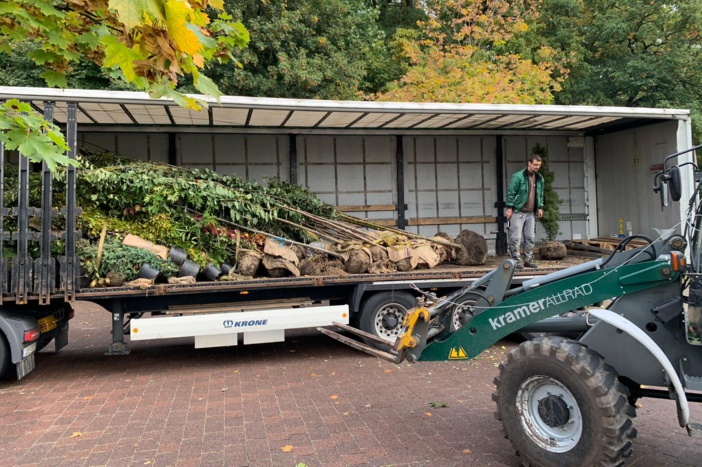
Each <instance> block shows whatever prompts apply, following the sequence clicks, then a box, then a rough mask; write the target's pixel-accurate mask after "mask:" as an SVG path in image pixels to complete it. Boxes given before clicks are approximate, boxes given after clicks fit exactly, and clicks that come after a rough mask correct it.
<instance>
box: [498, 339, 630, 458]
mask: <svg viewBox="0 0 702 467" xmlns="http://www.w3.org/2000/svg"><path fill="white" fill-rule="evenodd" d="M495 386H496V391H495V393H494V394H493V400H494V401H495V402H496V403H497V411H496V412H495V416H496V418H497V419H498V420H500V421H502V426H503V428H504V430H503V432H504V435H505V437H506V438H508V439H509V440H510V441H511V442H512V445H513V446H514V447H515V449H516V450H517V453H518V454H519V455H520V456H521V457H522V460H523V462H524V465H543V466H562V465H620V464H621V462H622V461H623V459H624V458H625V457H628V456H630V455H631V453H632V446H631V440H632V439H634V438H635V437H636V429H635V428H634V426H633V422H632V418H633V417H635V416H636V410H635V408H634V407H632V406H631V405H630V404H629V402H628V400H627V397H628V395H629V391H628V389H627V388H626V386H624V385H623V384H622V383H620V382H619V380H618V379H617V373H616V371H615V370H614V368H612V367H611V366H610V365H607V364H606V363H604V360H603V358H602V357H601V356H600V355H599V354H597V353H595V352H593V351H592V350H589V349H588V348H587V347H585V346H584V345H582V344H579V343H578V342H575V341H572V340H569V339H564V338H561V337H544V338H538V339H536V340H533V341H527V342H524V343H522V344H521V345H520V346H519V347H517V348H516V349H514V350H513V351H512V352H511V353H510V355H509V356H508V358H507V360H506V362H504V363H503V364H501V365H500V374H499V376H498V377H497V378H495Z"/></svg>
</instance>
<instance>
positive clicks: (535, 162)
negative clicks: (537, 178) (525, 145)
mask: <svg viewBox="0 0 702 467" xmlns="http://www.w3.org/2000/svg"><path fill="white" fill-rule="evenodd" d="M540 168H541V156H537V155H536V154H532V155H531V156H529V161H528V163H527V169H528V170H529V173H533V174H535V173H536V172H538V171H539V169H540Z"/></svg>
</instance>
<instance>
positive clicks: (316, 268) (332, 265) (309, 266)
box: [300, 255, 347, 276]
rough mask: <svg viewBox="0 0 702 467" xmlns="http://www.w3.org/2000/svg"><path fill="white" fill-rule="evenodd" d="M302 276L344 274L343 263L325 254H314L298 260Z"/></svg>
mask: <svg viewBox="0 0 702 467" xmlns="http://www.w3.org/2000/svg"><path fill="white" fill-rule="evenodd" d="M300 275H302V276H345V275H347V273H346V271H345V270H344V265H343V264H342V263H341V261H339V260H338V259H329V258H327V257H326V256H325V255H314V256H313V257H311V258H307V259H303V260H302V261H301V262H300Z"/></svg>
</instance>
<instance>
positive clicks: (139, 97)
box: [0, 86, 690, 134]
mask: <svg viewBox="0 0 702 467" xmlns="http://www.w3.org/2000/svg"><path fill="white" fill-rule="evenodd" d="M194 97H197V98H199V99H201V100H203V101H206V102H208V103H209V108H208V109H204V110H202V111H199V112H198V111H193V110H185V109H183V108H181V107H179V106H178V105H176V104H175V103H174V102H173V101H172V100H170V99H151V98H150V97H149V96H148V95H147V94H146V93H141V92H129V91H103V90H84V89H50V88H28V87H27V88H25V87H3V86H0V100H6V99H13V98H16V99H20V100H23V101H29V102H31V103H32V104H33V106H34V107H35V108H36V109H37V110H38V111H40V112H41V111H42V109H43V103H44V101H54V102H55V103H56V108H55V112H54V119H55V121H56V123H58V124H64V123H65V122H66V115H67V112H66V107H67V106H66V103H67V102H78V103H79V105H78V110H79V112H78V117H77V118H78V123H79V125H80V126H81V128H82V129H84V130H87V129H88V128H89V127H93V128H95V129H98V128H102V127H110V129H112V130H114V129H115V128H116V127H119V128H120V129H122V130H123V131H124V130H127V131H134V130H135V131H139V130H144V129H147V128H151V129H154V128H153V127H160V128H163V127H166V128H167V127H191V128H201V129H206V128H209V129H212V130H214V129H220V130H221V129H233V128H242V129H268V130H277V131H280V132H285V133H288V132H290V133H295V132H304V131H310V130H312V131H314V130H317V131H319V130H326V131H334V132H339V133H343V132H347V131H353V132H359V131H368V132H377V131H379V130H382V131H384V132H393V133H411V132H416V131H424V132H426V131H434V132H435V131H446V132H451V131H461V132H462V131H482V132H485V131H490V132H513V131H519V132H531V131H549V132H553V131H559V132H560V131H567V132H574V133H580V134H598V133H606V132H611V131H617V130H620V129H623V128H627V127H638V126H643V125H647V124H650V123H656V122H660V121H662V120H686V119H688V118H689V116H690V112H689V110H683V109H652V108H631V107H593V106H557V105H511V104H443V103H415V102H365V101H330V100H312V99H279V98H265V97H241V96H222V98H221V100H220V102H219V103H217V102H216V101H215V100H214V99H212V98H211V97H208V96H194Z"/></svg>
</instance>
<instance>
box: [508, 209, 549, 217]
mask: <svg viewBox="0 0 702 467" xmlns="http://www.w3.org/2000/svg"><path fill="white" fill-rule="evenodd" d="M536 216H537V217H538V218H539V219H541V218H542V217H544V210H543V209H539V212H537V213H536ZM508 219H509V218H508Z"/></svg>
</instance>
